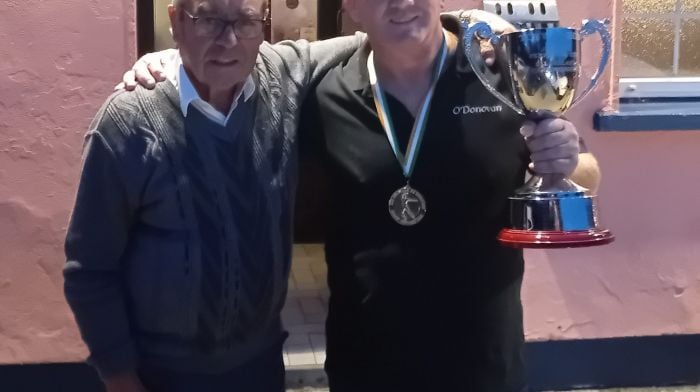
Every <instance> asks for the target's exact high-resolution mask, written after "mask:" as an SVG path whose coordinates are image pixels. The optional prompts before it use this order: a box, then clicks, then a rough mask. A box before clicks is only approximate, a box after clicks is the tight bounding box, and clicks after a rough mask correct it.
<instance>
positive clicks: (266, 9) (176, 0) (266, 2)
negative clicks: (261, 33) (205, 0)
mask: <svg viewBox="0 0 700 392" xmlns="http://www.w3.org/2000/svg"><path fill="white" fill-rule="evenodd" d="M185 1H191V0H171V1H170V3H171V4H172V5H174V6H178V5H180V4H182V3H184V2H185ZM260 12H262V14H263V15H269V14H270V0H263V2H262V9H261V10H260Z"/></svg>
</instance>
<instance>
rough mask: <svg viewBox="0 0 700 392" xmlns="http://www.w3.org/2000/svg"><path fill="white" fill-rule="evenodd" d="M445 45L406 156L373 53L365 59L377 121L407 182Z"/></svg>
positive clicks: (444, 56)
mask: <svg viewBox="0 0 700 392" xmlns="http://www.w3.org/2000/svg"><path fill="white" fill-rule="evenodd" d="M447 52H448V50H447V43H446V41H445V39H444V38H443V40H442V46H441V47H440V55H439V60H438V62H437V64H435V69H434V74H433V80H432V84H431V85H430V90H428V94H426V96H425V99H424V100H423V104H422V106H421V110H420V112H419V113H418V117H417V118H416V121H415V123H414V124H413V130H412V131H411V137H410V138H409V140H408V147H407V148H406V156H404V154H402V153H401V150H399V146H398V138H397V137H396V132H395V131H394V123H393V122H392V121H391V113H389V105H388V104H387V101H386V96H385V95H384V91H383V90H382V88H381V85H380V84H379V78H377V71H376V70H375V68H374V52H371V53H370V54H369V58H368V59H367V70H368V71H369V82H370V84H371V85H372V91H373V92H374V105H375V106H376V108H377V114H378V115H379V121H380V122H381V123H382V127H383V128H384V131H385V132H386V136H387V138H388V139H389V144H390V145H391V149H392V150H394V155H396V159H397V160H398V161H399V163H400V164H401V168H402V169H403V175H404V177H406V179H407V180H408V179H409V178H411V174H412V173H413V168H414V167H415V165H416V160H417V158H418V153H419V152H420V147H421V143H422V142H423V134H424V133H425V128H426V125H427V123H428V121H427V120H428V112H429V110H430V103H431V101H432V100H433V95H434V93H435V86H437V83H438V80H439V79H440V74H441V73H442V68H443V67H444V65H445V61H446V60H447Z"/></svg>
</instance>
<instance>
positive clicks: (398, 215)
mask: <svg viewBox="0 0 700 392" xmlns="http://www.w3.org/2000/svg"><path fill="white" fill-rule="evenodd" d="M425 212H426V209H425V199H424V198H423V195H421V194H420V192H418V191H417V190H415V189H413V188H411V187H410V186H408V185H406V186H405V187H403V188H401V189H399V190H397V191H396V192H394V193H393V194H392V195H391V198H389V214H391V217H392V218H394V220H395V221H396V223H398V224H400V225H402V226H413V225H415V224H417V223H418V222H420V221H421V220H423V218H424V217H425Z"/></svg>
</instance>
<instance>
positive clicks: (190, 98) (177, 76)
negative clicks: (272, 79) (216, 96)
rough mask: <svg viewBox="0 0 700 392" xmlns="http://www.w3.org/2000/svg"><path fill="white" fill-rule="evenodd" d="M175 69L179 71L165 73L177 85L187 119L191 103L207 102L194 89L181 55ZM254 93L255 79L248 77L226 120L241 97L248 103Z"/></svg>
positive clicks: (172, 70)
mask: <svg viewBox="0 0 700 392" xmlns="http://www.w3.org/2000/svg"><path fill="white" fill-rule="evenodd" d="M174 67H175V69H176V70H177V71H175V70H174V69H167V70H165V73H166V75H167V77H168V80H170V82H171V83H172V84H173V85H175V87H176V88H177V89H178V92H179V94H180V110H182V114H183V115H184V116H185V117H187V109H188V108H189V106H190V103H192V102H197V101H201V102H204V103H207V102H206V101H204V100H203V99H202V98H201V97H200V96H199V94H198V93H197V90H196V89H195V88H194V85H193V84H192V81H191V80H190V78H189V76H187V72H185V67H184V66H183V65H182V58H181V57H180V56H179V55H178V56H177V62H176V64H175V65H174ZM254 93H255V81H254V80H253V77H252V76H251V75H248V77H247V78H246V80H245V82H244V83H243V88H242V89H241V91H239V92H238V94H237V95H236V96H235V97H234V99H233V102H232V104H231V109H230V110H229V112H228V113H227V117H226V118H227V119H228V117H229V116H230V115H231V113H232V112H233V111H234V110H235V109H236V107H237V106H238V105H237V104H238V100H239V99H240V97H241V95H242V96H243V100H244V101H245V102H248V100H249V99H250V97H252V96H253V94H254ZM207 104H208V103H207Z"/></svg>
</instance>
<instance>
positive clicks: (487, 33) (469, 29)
mask: <svg viewBox="0 0 700 392" xmlns="http://www.w3.org/2000/svg"><path fill="white" fill-rule="evenodd" d="M460 23H461V24H462V29H463V30H464V31H465V32H464V35H463V36H462V41H463V44H464V54H465V55H466V56H467V60H469V65H470V66H471V67H472V70H473V71H474V73H475V74H476V76H477V77H478V78H479V80H481V83H482V84H483V85H484V87H486V89H487V90H488V91H489V92H490V93H491V94H493V95H494V96H495V97H496V98H498V99H499V100H500V101H501V102H503V103H505V104H506V105H508V107H510V108H511V109H513V110H515V111H516V112H517V113H518V114H520V115H522V116H525V115H526V113H525V112H524V111H523V110H522V109H521V108H519V107H518V106H517V105H516V104H515V103H513V102H512V101H511V100H510V99H508V98H506V96H505V95H503V94H501V93H500V92H499V91H498V90H497V89H496V87H494V86H493V85H492V84H491V82H490V81H489V80H488V79H487V78H486V75H485V74H484V73H483V72H482V71H481V68H480V67H479V66H478V65H479V64H483V62H484V61H483V59H482V58H481V51H479V52H478V53H479V56H478V57H477V55H476V54H475V53H474V41H481V40H484V41H487V40H488V41H491V44H492V45H493V46H494V48H495V47H496V46H497V45H498V44H499V43H500V41H501V37H500V36H498V35H497V34H495V33H494V32H493V30H491V26H489V25H488V23H486V22H477V23H474V24H473V25H471V26H470V25H469V21H468V20H462V21H461V22H460Z"/></svg>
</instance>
